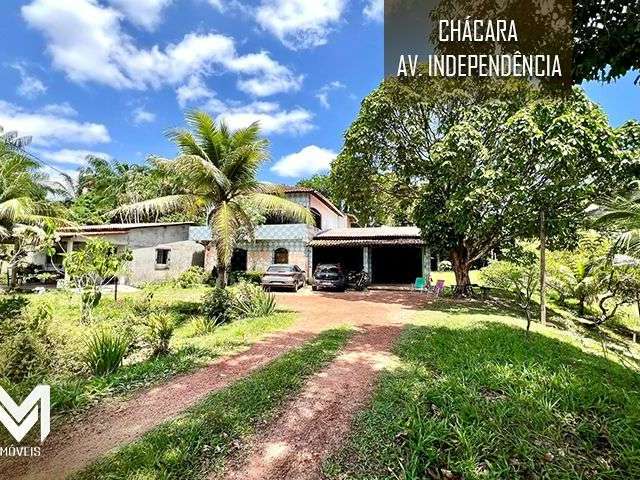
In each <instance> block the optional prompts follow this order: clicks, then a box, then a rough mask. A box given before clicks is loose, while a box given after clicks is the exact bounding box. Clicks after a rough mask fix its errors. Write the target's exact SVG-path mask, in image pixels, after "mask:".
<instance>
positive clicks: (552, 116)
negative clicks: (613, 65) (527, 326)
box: [496, 87, 638, 324]
mask: <svg viewBox="0 0 640 480" xmlns="http://www.w3.org/2000/svg"><path fill="white" fill-rule="evenodd" d="M629 128H630V127H629V126H625V128H623V129H620V130H616V129H614V128H612V127H611V126H610V125H609V122H608V119H607V116H606V114H605V113H604V112H603V111H602V110H601V109H600V107H598V106H597V105H596V104H594V103H593V102H591V101H590V100H589V99H588V98H587V96H586V95H585V94H584V92H583V91H582V90H580V89H578V88H577V87H576V88H575V89H574V91H573V94H572V95H571V96H570V97H567V98H540V99H537V100H535V101H532V102H529V103H528V104H527V105H526V106H525V107H523V108H521V109H520V110H519V111H518V112H517V113H516V114H515V115H512V116H511V117H510V118H509V119H508V120H507V121H506V122H505V125H504V128H503V129H502V131H501V132H500V135H499V138H498V142H497V148H496V155H497V157H498V158H499V159H500V161H502V162H504V165H505V167H504V172H505V178H512V179H513V180H514V182H513V183H512V185H511V186H510V187H509V188H508V189H507V190H505V191H504V195H505V198H508V199H509V205H510V207H511V209H512V210H513V209H517V215H516V216H515V217H514V218H515V219H516V220H517V222H516V224H515V225H514V228H515V231H516V232H517V233H518V234H519V235H521V236H530V237H539V239H540V262H541V269H540V273H541V279H540V290H541V301H540V307H541V308H540V317H541V321H542V323H543V324H544V323H545V321H546V305H545V304H546V302H545V299H546V265H545V263H546V248H547V243H548V242H549V241H550V242H552V243H554V244H556V245H565V246H566V245H570V244H571V243H575V241H576V234H577V232H578V231H579V229H580V226H581V225H583V224H584V222H585V217H586V214H585V211H586V209H587V207H589V206H590V205H591V204H592V203H593V202H594V201H595V200H596V199H598V198H601V197H602V196H603V195H604V196H606V195H608V194H611V193H612V192H614V191H615V189H616V188H619V185H624V183H626V181H627V179H628V178H629V175H630V172H631V171H632V170H631V168H630V163H631V162H630V160H632V162H635V163H637V162H638V159H637V158H636V159H632V158H631V157H632V156H633V155H634V153H633V152H635V151H637V148H636V147H635V146H633V143H631V144H629V143H628V140H629V137H630V135H629ZM631 130H634V129H633V128H632V129H631Z"/></svg>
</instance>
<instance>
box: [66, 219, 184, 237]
mask: <svg viewBox="0 0 640 480" xmlns="http://www.w3.org/2000/svg"><path fill="white" fill-rule="evenodd" d="M178 225H193V223H192V222H167V223H108V224H105V225H79V226H77V227H63V228H61V229H60V230H59V233H61V234H62V235H65V234H66V235H69V234H74V235H75V234H93V235H96V234H104V233H121V232H128V231H129V230H134V229H137V228H154V227H173V226H178Z"/></svg>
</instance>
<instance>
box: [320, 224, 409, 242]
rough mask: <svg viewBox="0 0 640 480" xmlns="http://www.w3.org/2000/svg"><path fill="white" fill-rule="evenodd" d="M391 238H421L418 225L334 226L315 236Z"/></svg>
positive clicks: (326, 237)
mask: <svg viewBox="0 0 640 480" xmlns="http://www.w3.org/2000/svg"><path fill="white" fill-rule="evenodd" d="M345 238H351V239H358V238H362V239H377V238H381V239H390V238H417V239H420V238H421V237H420V229H419V228H418V227H386V226H385V227H364V228H333V229H331V230H327V231H325V232H321V233H319V234H318V235H316V236H315V239H317V240H320V239H321V240H327V239H345Z"/></svg>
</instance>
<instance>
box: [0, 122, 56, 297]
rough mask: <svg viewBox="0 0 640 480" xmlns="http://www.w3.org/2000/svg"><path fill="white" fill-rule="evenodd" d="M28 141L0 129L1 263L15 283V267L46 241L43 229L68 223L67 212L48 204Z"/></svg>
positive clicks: (36, 162)
mask: <svg viewBox="0 0 640 480" xmlns="http://www.w3.org/2000/svg"><path fill="white" fill-rule="evenodd" d="M26 144H28V139H24V138H19V137H18V136H17V135H15V134H12V133H9V134H5V133H3V132H2V130H1V129H0V262H3V263H5V264H7V265H8V268H9V270H10V271H11V284H12V285H13V284H14V283H15V280H16V267H17V266H18V264H19V263H20V261H22V260H23V258H24V257H25V256H26V254H27V253H28V252H29V251H34V250H37V249H38V248H39V245H41V244H42V241H43V240H44V238H45V237H46V234H45V231H44V229H43V227H44V226H52V227H53V226H55V225H59V224H64V223H67V222H66V220H64V218H63V214H64V209H62V208H61V207H60V206H57V205H55V204H52V203H51V202H49V201H48V200H47V193H48V191H49V189H48V188H47V187H46V186H45V184H44V182H45V180H46V178H45V176H43V175H42V174H40V173H39V172H38V168H39V166H40V165H39V163H38V161H37V160H36V159H34V158H33V157H31V156H30V155H28V154H27V153H26V152H25V151H24V149H23V147H24V146H25V145H26Z"/></svg>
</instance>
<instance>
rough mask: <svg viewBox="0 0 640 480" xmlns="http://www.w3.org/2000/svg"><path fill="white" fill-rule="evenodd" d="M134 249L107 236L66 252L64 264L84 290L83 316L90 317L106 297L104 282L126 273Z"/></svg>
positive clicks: (82, 294) (77, 284) (85, 319)
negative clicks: (108, 238) (124, 246)
mask: <svg viewBox="0 0 640 480" xmlns="http://www.w3.org/2000/svg"><path fill="white" fill-rule="evenodd" d="M131 258H132V257H131V251H130V250H129V249H128V248H125V249H120V248H119V247H118V246H117V245H114V244H112V243H110V242H108V241H106V240H103V239H91V240H89V241H87V243H86V244H85V246H84V248H82V249H81V250H74V251H72V252H68V253H67V254H65V257H64V261H63V265H64V271H65V274H66V275H67V276H68V278H69V282H70V285H71V286H73V287H75V288H78V289H79V290H80V293H81V296H82V297H81V305H82V311H81V318H82V320H83V321H89V320H91V317H92V312H93V309H94V308H95V307H97V306H98V304H99V303H100V299H101V298H102V291H101V289H102V286H103V285H106V284H107V283H108V282H110V281H111V280H113V278H114V277H116V276H117V275H118V274H119V273H122V270H123V268H124V267H125V265H126V263H127V262H129V261H131Z"/></svg>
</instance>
